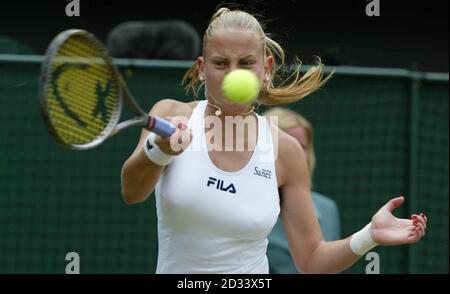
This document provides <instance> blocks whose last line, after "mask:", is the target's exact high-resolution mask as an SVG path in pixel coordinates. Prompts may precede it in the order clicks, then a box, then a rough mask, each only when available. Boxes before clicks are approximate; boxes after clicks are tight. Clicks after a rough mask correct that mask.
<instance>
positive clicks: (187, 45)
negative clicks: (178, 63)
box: [107, 20, 201, 60]
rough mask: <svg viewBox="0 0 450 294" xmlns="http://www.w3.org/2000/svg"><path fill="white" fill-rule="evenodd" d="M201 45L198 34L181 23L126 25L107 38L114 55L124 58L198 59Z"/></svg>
mask: <svg viewBox="0 0 450 294" xmlns="http://www.w3.org/2000/svg"><path fill="white" fill-rule="evenodd" d="M200 45H201V41H200V36H199V34H198V33H197V31H196V30H195V29H194V28H193V27H192V26H191V25H190V24H188V23H186V22H183V21H179V20H168V21H155V22H150V21H133V22H124V23H121V24H119V25H117V26H116V27H115V28H114V29H113V30H112V31H111V32H110V33H109V35H108V38H107V47H108V49H109V51H110V52H111V55H112V56H114V57H122V58H143V59H173V60H195V59H196V58H197V57H198V55H199V54H200Z"/></svg>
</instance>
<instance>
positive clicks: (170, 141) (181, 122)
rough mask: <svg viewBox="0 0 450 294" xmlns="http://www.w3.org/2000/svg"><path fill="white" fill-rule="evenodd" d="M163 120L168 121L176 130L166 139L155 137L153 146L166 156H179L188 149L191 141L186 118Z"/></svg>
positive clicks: (167, 118)
mask: <svg viewBox="0 0 450 294" xmlns="http://www.w3.org/2000/svg"><path fill="white" fill-rule="evenodd" d="M164 119H165V120H168V121H170V122H171V123H172V124H173V125H174V126H175V127H176V130H175V132H174V133H173V134H172V135H171V136H169V137H167V138H162V137H161V136H159V135H156V138H155V144H157V145H158V147H159V149H161V151H162V152H164V153H166V154H169V155H179V154H181V153H183V151H184V150H186V149H187V148H188V146H189V144H191V141H192V132H191V130H190V129H189V127H188V118H186V117H184V116H174V117H165V118H164Z"/></svg>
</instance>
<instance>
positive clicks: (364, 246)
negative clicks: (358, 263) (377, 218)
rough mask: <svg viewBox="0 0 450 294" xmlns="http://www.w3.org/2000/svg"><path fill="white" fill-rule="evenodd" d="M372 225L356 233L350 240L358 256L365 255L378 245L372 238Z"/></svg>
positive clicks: (351, 246)
mask: <svg viewBox="0 0 450 294" xmlns="http://www.w3.org/2000/svg"><path fill="white" fill-rule="evenodd" d="M370 225H371V223H369V224H368V225H366V226H365V227H364V228H363V229H362V230H361V231H359V232H356V233H354V234H353V235H352V237H351V239H350V248H351V249H352V251H353V252H354V253H355V254H356V255H364V254H366V253H367V252H369V251H370V249H372V248H374V247H375V246H377V245H378V244H377V243H375V241H374V240H373V239H372V237H371V236H370V231H369V228H370Z"/></svg>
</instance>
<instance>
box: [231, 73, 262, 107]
mask: <svg viewBox="0 0 450 294" xmlns="http://www.w3.org/2000/svg"><path fill="white" fill-rule="evenodd" d="M260 87H261V85H260V83H259V80H258V77H257V76H256V74H255V73H254V72H252V71H251V70H248V69H236V70H234V71H232V72H230V73H228V74H227V75H226V76H225V78H224V79H223V83H222V91H223V94H224V95H225V97H227V98H228V99H230V100H231V101H234V102H237V103H242V104H245V103H247V102H249V101H251V100H253V99H255V98H256V97H257V96H258V94H259V90H260Z"/></svg>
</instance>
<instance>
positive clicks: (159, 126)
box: [147, 116, 176, 138]
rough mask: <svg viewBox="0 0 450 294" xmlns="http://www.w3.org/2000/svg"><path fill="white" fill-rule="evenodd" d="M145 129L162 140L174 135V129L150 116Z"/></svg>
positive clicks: (161, 120) (160, 119) (157, 118)
mask: <svg viewBox="0 0 450 294" xmlns="http://www.w3.org/2000/svg"><path fill="white" fill-rule="evenodd" d="M147 129H148V130H149V131H151V132H153V133H155V134H158V135H160V136H161V137H163V138H167V137H169V136H170V135H172V134H173V133H175V130H176V127H175V126H174V125H173V124H171V123H170V122H168V121H166V120H164V119H162V118H159V117H155V116H150V117H149V122H148V128H147Z"/></svg>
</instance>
